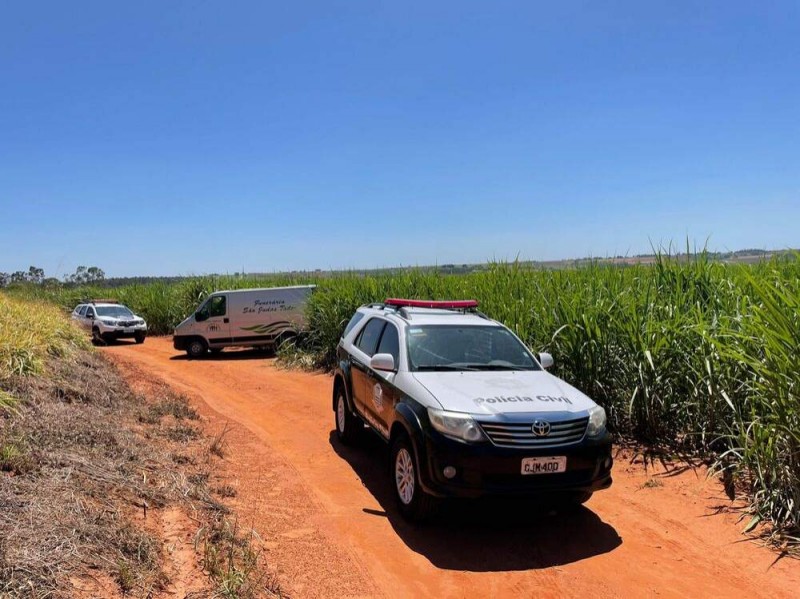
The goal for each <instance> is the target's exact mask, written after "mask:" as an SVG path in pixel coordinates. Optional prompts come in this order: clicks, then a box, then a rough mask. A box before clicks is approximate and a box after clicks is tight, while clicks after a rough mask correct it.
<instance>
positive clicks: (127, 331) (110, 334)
mask: <svg viewBox="0 0 800 599" xmlns="http://www.w3.org/2000/svg"><path fill="white" fill-rule="evenodd" d="M99 328H100V335H101V336H102V337H103V339H134V338H135V337H142V336H146V335H147V326H146V325H145V326H142V325H139V326H134V327H109V326H101V327H99Z"/></svg>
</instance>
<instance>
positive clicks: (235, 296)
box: [172, 285, 316, 358]
mask: <svg viewBox="0 0 800 599" xmlns="http://www.w3.org/2000/svg"><path fill="white" fill-rule="evenodd" d="M315 288H316V285H296V286H294V287H271V288H267V289H240V290H237V291H216V292H214V293H212V294H211V295H209V296H208V297H207V298H206V300H205V301H204V302H203V303H202V304H201V305H200V307H199V308H198V309H197V311H196V312H195V313H194V314H192V315H191V316H189V317H188V318H187V319H186V320H184V321H183V322H182V323H180V324H179V325H178V326H177V327H175V333H174V335H173V338H172V341H173V345H174V346H175V349H178V350H183V351H186V353H187V354H188V355H189V356H190V357H193V358H197V357H200V356H202V355H203V354H205V353H206V352H207V351H209V350H210V351H211V352H218V351H221V350H222V348H224V347H268V348H277V347H278V346H280V345H281V344H282V343H284V342H285V341H286V340H288V339H290V338H292V337H294V336H296V335H297V333H298V332H300V330H301V329H302V328H303V326H304V325H305V314H304V310H305V304H306V301H308V297H309V296H310V295H311V293H312V292H313V291H314V289H315Z"/></svg>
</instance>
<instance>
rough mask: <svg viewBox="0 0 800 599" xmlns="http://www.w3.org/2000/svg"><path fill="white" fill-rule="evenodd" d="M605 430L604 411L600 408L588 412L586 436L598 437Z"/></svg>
mask: <svg viewBox="0 0 800 599" xmlns="http://www.w3.org/2000/svg"><path fill="white" fill-rule="evenodd" d="M604 430H606V411H605V410H604V409H603V408H601V407H600V406H595V407H593V408H592V409H590V410H589V426H587V427H586V434H587V435H588V436H590V437H599V436H600V435H601V434H602V433H603V431H604Z"/></svg>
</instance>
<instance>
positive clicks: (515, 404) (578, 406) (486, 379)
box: [413, 370, 596, 414]
mask: <svg viewBox="0 0 800 599" xmlns="http://www.w3.org/2000/svg"><path fill="white" fill-rule="evenodd" d="M413 374H414V378H415V379H416V380H417V381H418V382H419V383H420V384H422V385H423V386H424V387H425V388H426V389H427V390H428V391H429V392H430V393H431V394H432V395H433V396H434V397H435V398H436V400H437V401H438V402H439V403H440V404H441V405H442V408H444V409H445V410H452V411H454V412H467V413H469V414H509V413H523V412H582V411H585V410H588V409H589V408H591V407H593V406H595V405H596V404H595V403H594V402H593V401H592V400H591V399H589V398H588V397H587V396H586V395H584V394H583V393H581V392H580V391H578V390H577V389H576V388H575V387H573V386H572V385H569V384H567V383H565V382H564V381H562V380H561V379H559V378H557V377H555V376H553V375H552V374H550V373H548V372H545V371H543V370H524V371H488V372H487V371H480V372H471V371H466V372H415V373H413Z"/></svg>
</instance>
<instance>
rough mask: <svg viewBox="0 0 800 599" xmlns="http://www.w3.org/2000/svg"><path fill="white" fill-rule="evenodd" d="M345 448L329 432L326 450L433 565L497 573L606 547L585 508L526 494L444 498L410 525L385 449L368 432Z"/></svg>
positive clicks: (612, 543)
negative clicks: (425, 519) (427, 517)
mask: <svg viewBox="0 0 800 599" xmlns="http://www.w3.org/2000/svg"><path fill="white" fill-rule="evenodd" d="M366 436H367V437H368V438H367V439H365V440H364V441H363V442H361V443H360V445H359V446H358V447H352V448H351V447H346V446H344V445H342V444H341V443H340V442H339V439H338V438H337V437H336V432H335V431H331V434H330V444H331V447H332V448H333V450H334V451H335V452H336V453H337V454H338V455H339V456H340V457H341V458H342V459H344V460H345V461H346V462H347V463H348V464H350V466H351V467H352V468H353V470H354V471H355V473H356V474H357V475H358V476H359V477H360V478H361V481H362V482H363V483H364V485H365V486H366V487H367V489H368V490H369V491H370V493H372V495H373V496H374V497H375V499H377V500H378V502H379V503H380V505H381V507H382V508H383V511H379V510H374V509H368V508H364V512H365V513H367V514H370V515H373V516H375V517H385V518H388V519H389V522H390V523H391V525H392V527H393V528H394V530H395V531H396V532H397V534H398V535H399V536H400V538H401V539H402V540H403V542H405V544H406V545H407V546H408V547H409V548H410V549H411V550H412V551H415V552H417V553H420V554H422V555H424V556H425V557H426V558H428V559H429V560H430V561H431V563H433V564H434V565H435V566H436V567H438V568H443V569H447V570H467V571H471V572H497V571H513V570H531V569H539V568H548V567H552V566H559V565H564V564H569V563H572V562H577V561H580V560H583V559H586V558H589V557H592V556H595V555H601V554H603V553H608V552H610V551H613V550H614V549H616V548H617V547H619V546H620V545H621V544H622V539H621V538H620V536H619V535H618V534H617V531H616V530H615V529H614V527H612V526H610V525H609V524H607V523H605V522H603V521H602V520H601V519H600V518H599V517H598V516H597V515H596V514H595V513H594V512H592V511H591V510H590V509H587V508H586V507H580V508H578V509H574V508H573V510H572V511H569V510H566V509H565V510H563V511H558V510H557V509H555V510H554V508H553V507H552V506H545V505H542V504H537V503H536V502H535V501H533V500H531V499H529V498H526V499H522V498H486V499H476V500H449V501H447V502H446V503H445V504H444V506H443V509H441V510H440V511H439V513H438V515H437V516H436V518H435V519H434V520H433V521H432V522H430V523H426V524H424V525H412V524H409V523H407V522H406V521H405V520H403V518H402V517H401V516H400V513H399V512H398V511H397V508H396V506H395V498H394V493H393V489H392V486H391V485H392V483H391V478H390V475H389V465H388V462H389V449H388V447H387V446H386V445H385V444H384V443H383V442H382V441H381V440H380V439H378V438H377V437H376V436H374V435H372V434H369V435H366Z"/></svg>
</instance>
